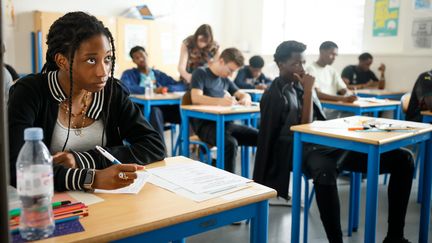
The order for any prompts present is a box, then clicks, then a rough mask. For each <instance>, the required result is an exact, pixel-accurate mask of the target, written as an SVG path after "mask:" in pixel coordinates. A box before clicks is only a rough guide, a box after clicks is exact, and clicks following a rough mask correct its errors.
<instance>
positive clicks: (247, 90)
mask: <svg viewBox="0 0 432 243" xmlns="http://www.w3.org/2000/svg"><path fill="white" fill-rule="evenodd" d="M240 91H241V92H244V93H255V94H264V90H263V89H240Z"/></svg>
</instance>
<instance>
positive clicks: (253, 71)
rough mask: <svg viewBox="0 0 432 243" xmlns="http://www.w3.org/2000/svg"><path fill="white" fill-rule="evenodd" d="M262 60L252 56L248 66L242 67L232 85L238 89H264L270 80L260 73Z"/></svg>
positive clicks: (262, 64) (262, 65)
mask: <svg viewBox="0 0 432 243" xmlns="http://www.w3.org/2000/svg"><path fill="white" fill-rule="evenodd" d="M263 67H264V59H263V58H262V57H260V56H253V57H251V58H250V59H249V66H244V67H243V68H241V69H240V70H239V71H238V72H237V76H236V78H235V80H234V83H235V84H236V85H237V86H238V87H239V88H240V89H266V88H267V87H268V86H270V83H271V80H270V79H269V78H267V77H266V76H265V75H264V73H262V68H263Z"/></svg>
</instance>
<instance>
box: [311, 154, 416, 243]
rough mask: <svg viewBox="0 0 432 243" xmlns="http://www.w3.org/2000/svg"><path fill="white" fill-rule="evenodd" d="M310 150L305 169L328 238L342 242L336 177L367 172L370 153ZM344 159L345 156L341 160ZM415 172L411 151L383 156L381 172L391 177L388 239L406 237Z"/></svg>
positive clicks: (331, 240)
mask: <svg viewBox="0 0 432 243" xmlns="http://www.w3.org/2000/svg"><path fill="white" fill-rule="evenodd" d="M311 147H312V146H311ZM311 147H309V148H311ZM305 150H307V149H305ZM309 150H310V151H309V152H306V155H305V160H304V164H303V168H304V169H305V173H306V175H308V176H310V177H311V178H312V179H313V183H314V185H315V191H316V201H317V205H318V209H319V212H320V217H321V221H322V223H323V225H324V229H325V232H326V234H327V238H328V240H329V242H331V243H333V242H342V230H341V225H340V205H339V197H338V191H337V186H336V178H337V174H338V172H339V171H341V170H347V171H355V172H362V173H366V172H367V154H365V153H358V152H347V151H344V150H340V149H332V148H326V147H313V148H312V149H309ZM342 156H346V157H345V158H343V159H340V158H341V157H342ZM337 161H340V164H337ZM413 171H414V163H413V158H412V154H411V152H409V151H407V150H404V149H398V150H394V151H390V152H387V153H383V154H381V159H380V173H390V174H391V176H390V183H389V186H388V205H389V208H388V231H387V236H388V237H391V238H395V239H398V238H401V237H403V229H404V226H405V215H406V211H407V206H408V201H409V196H410V193H411V184H412V178H413Z"/></svg>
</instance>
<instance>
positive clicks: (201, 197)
mask: <svg viewBox="0 0 432 243" xmlns="http://www.w3.org/2000/svg"><path fill="white" fill-rule="evenodd" d="M148 182H150V183H152V184H153V185H155V186H159V187H162V188H164V189H166V190H168V191H171V192H173V193H176V194H177V195H180V196H183V197H186V198H189V199H191V200H193V201H195V202H203V201H207V200H210V199H213V198H217V197H220V196H223V195H226V194H229V193H232V192H236V191H239V190H242V189H245V188H249V187H250V185H249V184H244V185H241V186H237V187H233V188H231V189H228V190H223V191H220V192H217V193H193V192H191V191H188V190H186V189H185V188H182V187H180V186H178V185H176V184H173V183H170V182H169V181H166V180H164V179H162V178H160V177H158V176H155V175H151V176H150V179H149V181H148Z"/></svg>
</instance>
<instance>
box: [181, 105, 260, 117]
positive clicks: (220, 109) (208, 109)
mask: <svg viewBox="0 0 432 243" xmlns="http://www.w3.org/2000/svg"><path fill="white" fill-rule="evenodd" d="M181 108H182V109H184V110H191V111H200V112H205V113H210V114H224V115H225V114H239V113H252V112H260V108H259V106H256V105H252V106H216V105H182V106H181Z"/></svg>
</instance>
